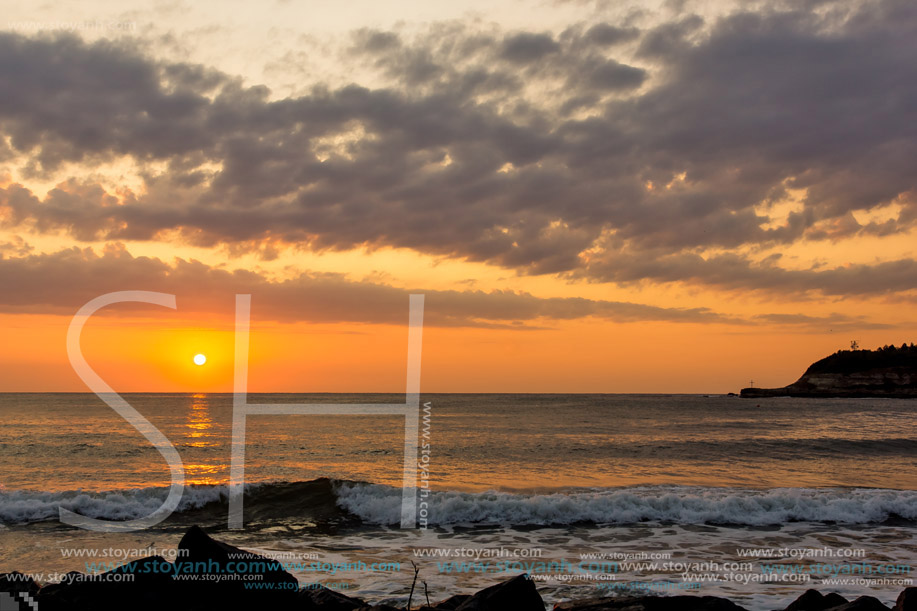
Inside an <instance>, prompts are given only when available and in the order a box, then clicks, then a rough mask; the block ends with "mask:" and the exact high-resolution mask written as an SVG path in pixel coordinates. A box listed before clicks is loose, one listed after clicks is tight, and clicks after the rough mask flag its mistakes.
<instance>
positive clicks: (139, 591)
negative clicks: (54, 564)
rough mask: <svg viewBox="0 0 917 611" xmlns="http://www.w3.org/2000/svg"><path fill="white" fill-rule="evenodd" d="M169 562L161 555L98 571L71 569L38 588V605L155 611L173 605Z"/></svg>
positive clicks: (46, 610)
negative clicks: (83, 571) (87, 572)
mask: <svg viewBox="0 0 917 611" xmlns="http://www.w3.org/2000/svg"><path fill="white" fill-rule="evenodd" d="M171 566H172V565H171V563H169V562H168V561H167V560H166V559H165V558H163V557H161V556H150V557H149V558H141V559H139V560H134V561H133V562H128V563H126V564H124V565H122V566H119V567H118V568H116V569H113V570H111V571H108V572H106V573H101V574H98V575H85V574H83V573H79V572H77V571H71V572H70V573H67V578H66V579H65V580H64V581H62V582H60V583H56V584H50V585H47V586H45V587H43V588H42V589H41V590H39V592H38V597H37V601H38V606H39V608H40V609H41V610H42V611H56V610H57V609H61V610H64V609H67V610H70V609H93V610H96V609H98V610H99V611H108V610H111V611H115V610H120V609H125V608H128V607H129V608H130V609H132V610H134V611H158V610H159V609H162V608H164V607H169V606H174V603H175V600H176V597H177V595H178V592H177V590H176V588H175V584H174V582H173V581H172V575H171V573H170V571H169V569H170V567H171Z"/></svg>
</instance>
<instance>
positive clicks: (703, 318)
mask: <svg viewBox="0 0 917 611" xmlns="http://www.w3.org/2000/svg"><path fill="white" fill-rule="evenodd" d="M9 246H11V247H12V248H10V249H9V250H10V252H14V253H16V254H17V255H20V256H15V257H6V256H3V253H4V252H5V251H6V250H7V249H6V248H0V284H2V285H3V286H6V287H15V289H14V290H12V289H11V290H6V291H3V292H2V293H0V310H2V311H6V312H22V311H26V312H30V313H40V312H47V313H59V314H73V313H75V312H76V310H77V309H78V308H79V307H80V306H82V305H83V304H84V303H86V302H88V301H89V300H90V299H93V298H95V297H98V296H99V295H102V294H105V293H108V292H112V291H124V290H148V291H159V292H165V293H171V294H175V295H177V299H178V303H179V310H180V311H181V312H182V313H207V314H210V315H213V313H214V312H221V311H222V312H226V311H231V308H232V304H233V303H234V299H235V297H234V296H235V295H236V294H237V293H244V294H251V295H252V300H253V303H255V304H256V305H257V313H258V317H259V318H261V319H268V320H277V321H281V322H295V321H307V322H331V323H337V322H350V323H371V324H372V323H375V324H378V323H382V324H385V323H390V324H403V323H404V322H405V321H406V319H407V304H408V295H409V294H411V293H412V292H414V293H416V292H420V293H424V294H425V295H426V298H425V301H426V315H425V323H426V324H429V325H432V326H448V327H453V326H459V327H486V328H507V329H538V328H540V327H539V325H541V324H551V323H553V322H557V321H562V320H575V319H582V318H586V317H596V318H600V319H604V320H608V321H614V322H635V321H668V322H682V323H704V324H706V323H729V324H744V323H743V321H741V320H738V319H734V318H731V317H729V316H723V315H720V314H717V313H716V312H713V311H711V310H709V309H707V308H663V307H657V306H652V305H645V304H639V303H629V302H619V301H605V300H592V299H583V298H576V297H573V298H539V297H535V296H533V295H531V294H528V293H524V292H514V291H500V290H497V291H490V292H485V291H475V290H466V291H455V290H447V291H444V290H415V291H409V290H405V289H400V288H395V287H392V286H388V285H385V284H381V283H377V282H370V281H353V280H348V279H347V278H345V277H344V276H342V275H340V274H330V273H324V274H322V273H302V274H300V275H299V276H297V277H295V278H293V279H289V280H279V281H272V280H269V279H266V278H265V277H263V276H261V275H259V274H257V273H254V272H251V271H245V270H235V271H228V270H224V269H219V268H214V267H210V266H207V265H205V264H203V263H201V262H199V261H193V260H192V261H188V260H183V259H177V260H176V261H175V262H174V264H171V265H170V264H168V263H165V262H164V261H162V260H160V259H155V258H150V257H133V256H132V255H131V254H130V253H128V252H127V251H126V250H125V249H124V248H123V247H121V246H118V245H111V246H109V247H107V248H106V249H105V251H104V252H102V253H101V254H97V253H95V252H94V251H93V250H92V249H88V248H87V249H79V248H70V249H66V250H62V251H58V252H55V253H46V254H26V253H27V252H28V249H27V248H25V249H24V248H23V246H24V245H23V244H22V243H18V244H15V245H9ZM143 307H144V306H133V307H131V306H129V305H125V306H120V311H123V312H127V313H136V312H137V310H138V308H139V309H142V308H143Z"/></svg>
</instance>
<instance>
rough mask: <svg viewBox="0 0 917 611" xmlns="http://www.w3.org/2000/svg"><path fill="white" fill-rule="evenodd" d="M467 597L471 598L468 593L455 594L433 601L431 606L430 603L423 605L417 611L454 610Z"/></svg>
mask: <svg viewBox="0 0 917 611" xmlns="http://www.w3.org/2000/svg"><path fill="white" fill-rule="evenodd" d="M469 598H471V595H470V594H456V595H454V596H450V597H449V598H447V599H446V600H441V601H440V602H438V603H434V604H433V606H432V607H431V606H430V605H424V606H423V607H421V608H420V609H419V610H418V611H431V610H434V609H435V611H455V610H456V609H458V608H459V607H460V606H462V603H464V602H465V601H466V600H468V599H469Z"/></svg>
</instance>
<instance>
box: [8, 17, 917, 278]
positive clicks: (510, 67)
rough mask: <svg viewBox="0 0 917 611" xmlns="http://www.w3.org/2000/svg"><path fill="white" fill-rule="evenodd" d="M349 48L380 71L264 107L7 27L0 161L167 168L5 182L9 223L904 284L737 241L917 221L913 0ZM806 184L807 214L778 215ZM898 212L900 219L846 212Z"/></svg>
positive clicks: (871, 269) (135, 55)
mask: <svg viewBox="0 0 917 611" xmlns="http://www.w3.org/2000/svg"><path fill="white" fill-rule="evenodd" d="M826 7H827V8H826ZM351 43H352V44H351V47H350V48H349V50H348V52H347V57H348V58H349V59H348V61H351V62H358V63H360V64H361V65H362V66H365V67H369V68H370V69H372V70H375V71H376V72H377V73H378V76H379V78H380V79H381V80H382V81H384V82H385V83H386V84H384V85H378V84H377V85H375V86H374V87H372V88H370V87H364V86H360V85H359V84H351V85H347V86H343V87H339V88H331V87H328V86H323V85H321V84H317V85H316V86H315V87H314V88H313V89H312V90H311V91H310V92H309V93H307V94H304V95H301V96H299V97H290V98H286V99H274V98H272V97H271V94H270V92H269V91H268V90H267V89H265V88H263V87H247V86H245V85H243V84H242V82H241V81H240V80H239V79H236V78H233V77H231V76H228V75H225V74H220V73H219V72H216V71H214V70H212V69H210V68H208V67H204V66H193V65H174V64H164V63H161V62H158V61H155V60H154V59H152V58H150V57H148V56H146V55H143V54H142V53H141V52H139V51H137V50H135V49H132V48H129V47H124V46H123V45H119V44H116V43H112V42H100V43H96V44H86V43H83V42H81V41H80V40H78V39H76V38H73V37H37V38H27V37H23V36H20V35H16V34H9V33H4V34H0V99H2V100H4V103H3V104H2V105H0V130H2V133H3V134H4V135H5V136H6V141H5V142H4V140H3V139H0V155H3V156H5V158H7V160H8V161H6V162H5V163H10V161H9V159H10V157H11V155H17V156H18V157H19V159H24V160H25V161H23V162H21V163H24V164H25V170H26V171H27V172H30V173H32V174H34V175H41V174H43V173H52V172H55V171H58V170H59V169H60V168H62V167H64V166H63V165H62V164H63V163H64V162H68V161H77V162H82V163H84V164H86V165H87V166H88V167H95V166H96V165H97V164H101V163H104V162H106V161H107V160H111V159H119V158H123V157H126V158H129V159H131V160H132V161H134V162H135V163H137V164H139V165H140V166H141V167H144V168H146V167H147V166H148V165H149V167H153V166H152V165H150V164H151V162H160V163H166V164H167V166H168V172H166V174H164V175H156V174H154V173H153V172H152V170H150V171H149V173H148V175H147V176H146V187H145V190H144V191H143V192H142V193H137V194H130V193H127V194H120V193H119V194H117V195H115V194H112V193H109V192H106V191H104V190H103V189H102V188H101V187H99V186H98V185H94V184H93V183H92V181H90V180H86V179H83V178H81V179H79V180H77V179H75V178H74V179H73V180H69V181H65V182H64V183H62V184H61V185H60V187H59V188H58V189H57V190H56V191H52V193H51V194H49V195H48V197H47V198H37V197H35V196H34V195H33V194H32V193H30V192H29V191H28V190H27V189H25V188H22V187H16V186H7V187H6V188H5V189H4V191H3V192H2V193H0V206H2V207H3V208H4V210H5V213H4V214H5V219H4V222H5V223H6V224H7V225H21V226H31V227H34V228H35V229H37V230H39V231H61V230H63V231H66V232H69V233H70V234H72V235H73V236H75V237H76V238H78V239H82V240H90V239H157V238H161V237H162V236H163V232H170V234H171V235H176V234H177V235H180V236H183V237H184V239H185V240H187V241H189V242H191V243H195V244H201V245H213V244H227V245H230V246H231V248H233V249H235V250H237V251H241V250H245V249H253V250H260V251H262V252H265V253H270V252H276V248H282V246H283V245H284V244H296V245H299V246H307V247H309V248H313V249H347V248H352V247H354V246H359V245H368V246H371V247H375V246H393V247H404V248H410V249H414V250H417V251H419V252H423V253H428V254H433V255H444V256H450V257H456V258H463V259H467V260H472V261H482V262H487V263H490V264H495V265H501V266H505V267H507V268H511V269H514V270H516V271H518V272H520V273H529V274H538V273H565V274H570V275H572V276H577V277H585V278H588V279H592V280H600V281H601V280H607V281H622V282H631V281H637V280H651V281H659V282H670V281H689V282H691V283H694V284H699V285H712V286H717V287H724V288H736V289H744V288H748V287H768V288H770V289H773V290H792V291H801V290H805V291H808V290H816V291H824V292H826V293H829V294H848V293H863V292H864V291H862V290H861V287H862V286H863V283H864V282H865V284H866V285H875V286H876V287H877V290H879V291H880V292H883V291H895V290H907V289H909V288H913V286H912V284H913V283H911V282H910V281H909V280H908V279H907V278H906V277H905V276H902V275H900V274H899V268H906V267H907V266H910V265H913V262H911V261H900V262H892V263H887V264H877V265H869V266H863V270H862V274H863V275H864V276H869V278H860V277H859V276H858V275H857V273H854V272H851V271H848V270H831V269H813V270H809V271H804V272H802V271H791V270H786V269H783V268H780V267H778V266H777V264H776V263H772V264H770V265H762V264H760V263H758V264H756V263H753V262H751V261H750V260H748V259H747V258H746V255H745V254H743V253H747V252H750V251H751V249H754V248H756V247H759V246H764V247H773V246H779V245H781V244H790V243H793V242H796V241H799V240H836V239H840V238H843V237H851V236H856V235H879V236H881V235H889V234H892V233H896V232H901V231H907V230H909V229H911V228H912V227H913V226H914V223H915V221H917V173H915V172H914V167H913V160H914V159H917V62H914V57H917V5H915V4H914V3H912V2H908V1H904V0H885V1H877V2H870V3H867V4H864V5H862V6H860V5H857V4H851V3H840V2H838V3H831V4H829V5H825V6H815V5H799V4H796V3H786V4H783V5H770V6H765V7H764V8H761V9H759V10H757V11H755V10H752V9H743V10H739V11H737V12H734V13H732V14H730V15H727V16H725V17H722V18H720V19H717V20H710V21H708V22H704V21H703V20H702V19H700V18H699V17H697V16H695V15H690V14H685V13H681V14H678V15H676V16H674V17H673V18H672V20H671V21H668V22H664V23H660V24H657V25H656V26H653V27H651V28H648V29H646V30H644V31H639V30H634V29H631V28H629V27H621V26H620V24H608V23H603V24H579V25H576V26H572V27H570V28H568V29H567V30H566V31H564V32H563V33H562V34H560V35H558V36H554V35H552V34H550V33H545V32H503V31H500V30H499V29H498V28H496V27H492V28H490V29H488V28H484V27H479V26H475V25H473V24H463V23H460V22H448V23H442V24H434V25H431V26H430V29H429V31H428V32H426V33H421V34H418V35H416V36H414V37H411V38H407V37H405V36H404V35H401V34H396V33H393V32H386V31H375V30H363V31H360V32H357V33H355V34H354V36H353V38H352V40H351ZM628 53H630V55H628ZM17 163H18V162H17ZM794 189H805V190H806V193H807V195H806V197H805V200H804V201H803V202H802V205H801V208H800V209H799V210H797V211H795V212H793V213H791V214H790V215H789V216H787V217H785V218H783V217H776V218H770V213H769V212H767V211H768V210H769V205H770V204H772V203H774V202H778V201H780V200H781V198H784V197H785V196H786V194H787V193H788V192H789V191H790V190H794ZM116 200H117V201H116ZM889 204H895V205H896V206H898V207H899V208H900V209H901V214H900V215H899V216H898V217H897V218H892V219H891V220H888V221H884V222H882V223H878V222H869V223H866V224H860V223H859V222H857V221H856V219H855V218H854V217H853V216H852V213H853V212H855V211H868V210H871V209H873V208H876V207H881V206H885V205H889ZM265 245H268V247H266V246H265ZM707 249H720V250H721V251H726V252H727V255H726V256H725V258H723V257H720V258H715V257H714V258H709V257H708V258H702V257H701V256H700V255H699V254H698V253H701V252H704V251H706V250H707ZM854 269H857V268H854Z"/></svg>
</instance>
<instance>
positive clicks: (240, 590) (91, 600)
mask: <svg viewBox="0 0 917 611" xmlns="http://www.w3.org/2000/svg"><path fill="white" fill-rule="evenodd" d="M179 549H180V550H182V552H183V555H180V556H179V559H178V560H177V561H176V562H175V563H170V562H168V561H166V560H165V559H164V558H162V557H160V556H151V557H149V558H141V559H140V560H135V561H133V562H130V563H127V564H125V565H123V566H120V567H118V568H117V569H115V570H113V571H109V572H108V573H102V574H101V575H84V574H81V573H77V572H73V573H69V574H68V576H67V579H66V580H64V581H63V582H62V583H58V584H49V585H46V586H44V587H39V584H37V583H35V582H34V581H33V580H31V579H30V578H28V577H27V576H24V575H22V574H20V573H8V574H0V610H2V611H6V610H7V609H34V608H35V606H34V605H35V604H36V603H37V605H38V609H40V611H81V610H84V609H85V610H92V611H125V610H126V611H162V610H163V609H175V610H178V611H203V610H209V609H266V610H270V611H293V610H295V611H402V610H403V608H404V603H400V604H399V605H398V606H397V607H395V606H390V605H384V604H380V605H371V604H369V603H367V602H365V601H363V600H361V599H359V598H354V597H351V596H347V595H344V594H341V593H340V592H336V591H334V590H330V589H328V588H325V587H321V586H317V587H304V588H300V586H299V583H298V582H297V580H296V578H294V577H293V576H292V575H291V574H290V573H288V572H286V571H285V570H283V567H282V566H281V565H280V563H278V562H276V561H275V560H271V559H269V558H265V557H263V556H259V555H257V554H253V553H250V552H246V551H245V550H242V549H240V548H238V547H234V546H232V545H229V544H227V543H222V542H220V541H216V540H214V539H212V538H211V537H210V536H208V535H207V534H206V533H205V532H204V531H203V530H201V529H200V528H198V527H196V526H195V527H192V528H190V529H189V530H188V532H186V533H185V536H184V537H182V540H181V542H180V543H179ZM253 584H254V585H253ZM409 586H410V583H409V581H406V583H405V595H406V594H407V590H408V588H409ZM414 594H415V596H414V602H413V604H412V609H414V610H415V611H416V610H419V611H543V610H544V601H543V600H542V598H541V596H540V595H539V594H538V591H537V590H536V588H535V584H534V582H533V581H532V580H531V579H529V577H528V576H527V575H518V576H516V577H513V578H511V579H508V580H507V581H504V582H501V583H498V584H496V585H493V586H490V587H489V588H485V589H483V590H481V591H480V592H477V593H476V594H472V595H467V594H459V595H455V596H451V597H449V598H446V599H445V600H442V601H440V602H437V603H435V604H426V605H421V604H420V600H418V598H419V595H418V592H417V591H415V593H414ZM554 609H555V610H556V611H744V609H743V608H742V607H740V606H738V605H736V604H735V603H733V602H732V601H730V600H728V599H725V598H718V597H715V596H629V597H612V598H591V599H584V600H573V601H568V602H562V603H558V604H556V605H555V606H554ZM784 611H890V610H889V608H888V607H886V606H885V605H883V604H882V603H881V602H880V601H879V600H877V599H875V598H873V597H871V596H861V597H859V598H857V599H856V600H853V601H848V600H847V599H845V598H844V597H842V596H840V595H838V594H834V593H831V594H827V595H825V594H822V593H820V592H818V591H816V590H808V591H806V592H805V593H804V594H802V595H801V596H800V597H799V598H797V599H796V600H795V601H793V602H792V603H790V605H789V606H787V607H786V609H784ZM891 611H917V588H907V589H906V590H904V591H903V592H901V594H900V596H898V599H897V602H896V604H895V606H894V609H893V610H891Z"/></svg>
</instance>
